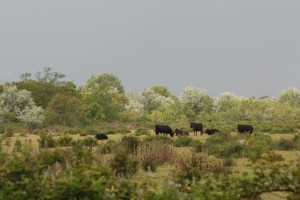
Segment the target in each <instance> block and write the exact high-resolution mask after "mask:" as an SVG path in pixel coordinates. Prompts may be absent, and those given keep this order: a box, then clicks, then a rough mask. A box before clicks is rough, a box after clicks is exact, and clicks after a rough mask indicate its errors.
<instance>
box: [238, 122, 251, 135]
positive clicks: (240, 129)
mask: <svg viewBox="0 0 300 200" xmlns="http://www.w3.org/2000/svg"><path fill="white" fill-rule="evenodd" d="M237 129H238V132H239V133H250V134H251V133H252V132H253V126H252V125H243V124H238V126H237Z"/></svg>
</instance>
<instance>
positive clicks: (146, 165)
mask: <svg viewBox="0 0 300 200" xmlns="http://www.w3.org/2000/svg"><path fill="white" fill-rule="evenodd" d="M142 166H143V170H144V171H149V170H150V171H152V172H155V171H156V169H157V167H158V163H157V162H156V161H155V160H153V159H151V157H148V158H145V159H144V160H143V161H142Z"/></svg>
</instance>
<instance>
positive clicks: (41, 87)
mask: <svg viewBox="0 0 300 200" xmlns="http://www.w3.org/2000/svg"><path fill="white" fill-rule="evenodd" d="M51 70H52V69H51V68H50V67H45V68H44V71H43V72H41V71H39V72H37V73H36V75H35V77H36V79H33V78H31V73H28V72H26V73H24V74H22V75H21V76H20V79H21V81H19V82H15V83H13V84H14V85H16V86H17V88H18V89H25V90H28V91H30V92H31V95H32V97H33V99H34V102H35V103H36V105H38V106H42V107H43V108H46V107H47V105H48V103H49V102H50V101H51V99H52V98H53V97H54V96H55V95H56V94H57V93H67V94H70V95H77V91H76V85H75V84H74V83H73V82H72V81H62V80H61V79H62V78H64V77H65V75H64V74H61V73H59V72H52V71H51Z"/></svg>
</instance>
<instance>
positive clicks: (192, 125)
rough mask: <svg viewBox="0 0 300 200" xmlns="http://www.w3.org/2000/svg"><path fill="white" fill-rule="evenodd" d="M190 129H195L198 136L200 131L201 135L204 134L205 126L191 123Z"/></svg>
mask: <svg viewBox="0 0 300 200" xmlns="http://www.w3.org/2000/svg"><path fill="white" fill-rule="evenodd" d="M190 128H192V129H193V131H194V135H197V132H198V131H200V133H201V135H202V134H203V125H202V124H201V123H194V122H191V124H190Z"/></svg>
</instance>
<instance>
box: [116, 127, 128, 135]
mask: <svg viewBox="0 0 300 200" xmlns="http://www.w3.org/2000/svg"><path fill="white" fill-rule="evenodd" d="M118 132H119V133H121V134H125V133H131V131H130V130H129V129H127V128H123V129H120V130H118Z"/></svg>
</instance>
